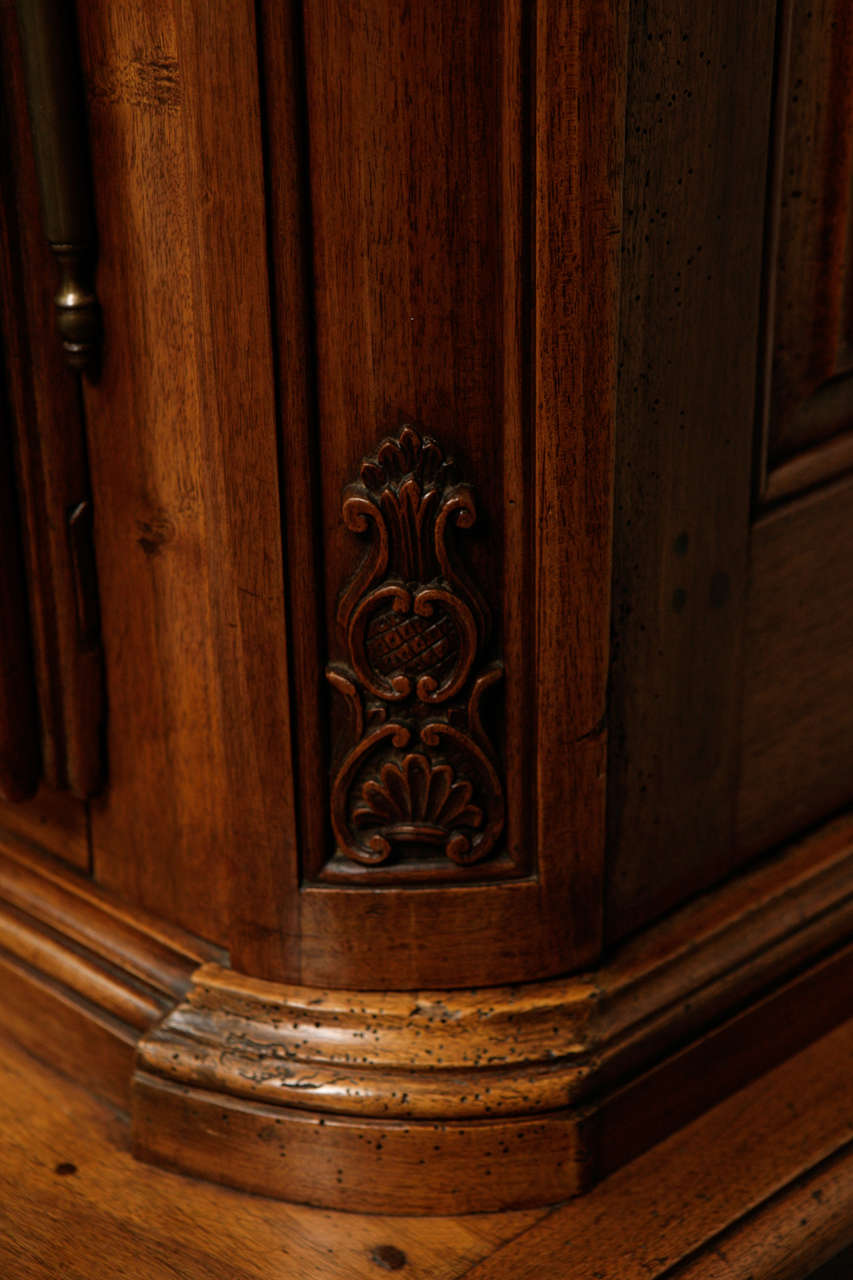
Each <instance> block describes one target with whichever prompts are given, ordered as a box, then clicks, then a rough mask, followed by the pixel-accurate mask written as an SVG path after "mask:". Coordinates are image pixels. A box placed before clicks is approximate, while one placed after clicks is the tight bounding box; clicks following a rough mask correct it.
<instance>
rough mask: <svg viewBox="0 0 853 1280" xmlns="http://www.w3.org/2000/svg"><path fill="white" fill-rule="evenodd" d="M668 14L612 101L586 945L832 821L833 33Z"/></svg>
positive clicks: (819, 12) (841, 480)
mask: <svg viewBox="0 0 853 1280" xmlns="http://www.w3.org/2000/svg"><path fill="white" fill-rule="evenodd" d="M679 7H680V6H677V5H673V4H671V3H667V2H666V0H659V2H657V3H655V4H654V5H652V6H651V7H650V9H649V12H648V20H649V28H648V30H649V41H648V49H647V50H640V51H639V52H640V56H639V57H638V58H637V59H636V61H635V63H634V66H633V69H632V78H631V81H630V85H629V109H628V122H629V128H628V137H629V139H631V138H632V137H634V136H636V137H637V138H638V139H642V141H641V142H640V141H638V143H637V146H636V153H635V154H632V147H631V145H630V143H629V156H628V178H627V182H626V191H627V193H628V194H627V197H626V203H627V205H628V206H629V209H628V212H627V215H626V217H627V221H626V245H627V252H626V257H625V260H624V275H623V317H624V319H623V329H622V376H621V389H620V418H619V427H618V435H617V518H616V553H615V559H616V569H615V587H614V592H615V604H614V637H615V660H614V670H613V679H612V684H611V704H610V714H611V757H610V847H609V856H608V866H609V876H608V908H607V919H608V932H609V933H610V935H611V937H619V936H621V935H623V934H624V933H626V932H629V931H630V930H632V929H634V928H636V927H637V926H639V925H641V924H643V923H645V922H646V921H648V920H650V919H652V918H653V917H654V916H656V915H659V914H660V913H661V912H662V911H664V910H666V909H667V908H668V907H670V906H672V905H673V904H674V903H676V902H678V901H679V900H681V899H683V898H685V897H687V896H689V895H690V894H691V893H692V892H695V891H696V890H697V889H701V888H704V887H706V886H707V885H709V884H712V883H714V882H715V881H717V880H720V879H722V878H724V877H725V876H726V875H728V874H730V873H731V871H732V870H734V869H736V868H737V867H738V866H740V865H742V864H743V863H745V862H746V861H748V860H749V859H752V858H754V857H755V856H757V855H759V854H761V853H762V852H764V851H766V850H768V849H770V848H772V847H774V846H775V845H778V844H779V843H781V842H784V841H786V840H788V839H791V838H793V837H795V836H797V835H798V834H799V833H801V832H803V831H805V830H807V829H808V828H810V827H812V826H814V825H815V824H817V823H819V822H821V821H822V820H823V819H826V818H828V817H829V816H831V815H832V814H833V813H835V812H837V811H838V810H840V809H842V808H843V807H845V806H846V805H848V804H849V803H850V800H851V798H853V560H851V557H850V555H849V548H850V545H851V539H853V501H851V499H852V498H853V483H851V479H850V476H849V474H848V473H849V469H850V467H851V465H853V444H851V441H853V436H851V429H852V428H853V379H851V373H853V356H851V350H853V349H851V335H853V329H852V328H851V322H853V310H851V305H853V266H851V252H853V239H851V234H852V233H851V228H853V217H852V216H851V213H852V212H853V204H851V196H853V188H851V178H852V177H853V88H851V86H853V74H852V72H853V62H851V58H853V20H851V13H850V9H849V6H848V5H845V4H843V3H837V2H836V0H823V2H822V3H818V4H805V3H800V2H799V0H789V2H788V3H786V4H784V5H782V6H781V9H780V13H779V18H778V27H777V26H776V12H775V9H776V6H775V5H770V4H760V5H758V6H757V8H755V9H754V10H753V11H752V14H751V19H750V23H749V24H748V27H746V28H745V27H744V26H743V24H742V22H741V21H740V20H739V17H738V13H737V6H734V5H732V6H729V5H723V6H717V7H715V13H714V18H713V22H712V21H711V18H710V16H709V17H708V19H707V22H706V20H705V19H703V18H702V17H701V15H699V14H698V12H697V13H695V14H693V16H692V17H691V21H690V24H689V28H688V26H687V25H686V24H685V25H684V30H683V31H682V30H681V29H680V28H679V25H678V22H677V21H676V20H675V19H676V16H677V15H676V12H675V10H676V9H678V8H679ZM774 28H775V47H776V63H775V67H774V66H773V65H772V59H771V54H772V51H773V49H774ZM768 138H770V139H771V147H770V151H769V154H768V148H767V139H768ZM756 405H757V412H756ZM756 419H757V425H756Z"/></svg>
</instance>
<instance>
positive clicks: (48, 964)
mask: <svg viewBox="0 0 853 1280" xmlns="http://www.w3.org/2000/svg"><path fill="white" fill-rule="evenodd" d="M213 958H219V959H220V960H221V959H223V958H224V957H223V955H222V953H221V952H219V953H218V952H217V951H216V950H215V949H214V948H211V947H209V946H206V945H205V944H203V943H199V942H198V941H197V940H196V939H193V938H189V937H187V936H186V935H184V934H182V933H181V932H180V931H179V930H176V929H174V928H170V927H169V926H168V925H163V924H162V923H160V922H159V921H156V920H154V919H151V918H146V917H145V916H144V915H143V914H141V913H140V912H138V911H137V910H128V909H127V908H125V907H123V906H122V905H121V904H118V903H116V902H114V901H112V900H111V899H110V898H109V897H108V896H106V895H105V894H103V892H101V891H99V890H97V889H95V888H93V887H92V886H91V885H89V884H87V883H86V882H85V881H84V880H82V879H80V878H77V877H71V876H70V875H69V874H67V873H64V872H60V871H58V870H56V869H55V867H52V866H51V865H50V864H49V863H48V862H46V861H45V860H42V861H41V862H40V863H37V862H35V860H34V855H33V854H31V853H28V852H27V851H26V850H24V851H22V850H21V849H20V848H19V847H18V846H17V845H16V844H15V843H13V842H9V841H3V843H2V845H0V988H2V993H3V1000H2V1022H3V1025H4V1026H5V1027H6V1028H7V1030H10V1031H11V1032H12V1034H13V1035H15V1036H16V1037H17V1038H18V1039H19V1040H20V1041H21V1042H22V1043H23V1044H25V1045H27V1046H28V1047H29V1048H30V1049H31V1050H32V1051H34V1052H36V1053H38V1054H39V1055H40V1056H42V1057H44V1058H45V1059H47V1060H48V1061H49V1062H50V1063H51V1064H52V1065H54V1066H56V1067H58V1068H59V1069H60V1070H62V1071H64V1072H67V1073H69V1074H71V1075H74V1076H75V1077H76V1078H78V1079H81V1080H84V1081H86V1083H87V1084H88V1085H89V1086H90V1087H91V1088H93V1089H95V1090H97V1091H98V1092H100V1093H103V1094H105V1095H106V1096H107V1097H109V1098H111V1099H113V1100H114V1101H115V1102H116V1103H118V1105H123V1106H126V1105H127V1103H128V1096H129V1093H128V1091H129V1084H130V1076H131V1072H132V1069H133V1054H134V1049H135V1045H136V1041H137V1040H138V1039H139V1036H140V1035H141V1034H142V1032H143V1031H145V1030H146V1029H147V1028H148V1027H149V1026H150V1025H151V1024H152V1023H154V1022H157V1021H159V1020H160V1019H161V1018H162V1017H163V1016H164V1015H165V1014H166V1013H167V1011H168V1010H169V1008H170V1007H171V1006H172V1005H173V1004H174V1002H175V1001H176V1000H177V999H179V998H180V996H181V995H182V994H183V992H184V991H185V990H186V987H187V984H188V981H189V976H190V974H191V973H192V972H193V970H194V969H195V968H196V966H197V965H198V963H199V962H200V961H204V960H211V959H213Z"/></svg>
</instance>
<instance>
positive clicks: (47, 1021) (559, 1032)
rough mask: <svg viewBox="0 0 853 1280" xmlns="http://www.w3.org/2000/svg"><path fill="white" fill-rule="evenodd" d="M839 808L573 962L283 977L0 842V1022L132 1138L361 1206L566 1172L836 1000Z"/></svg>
mask: <svg viewBox="0 0 853 1280" xmlns="http://www.w3.org/2000/svg"><path fill="white" fill-rule="evenodd" d="M851 938H853V819H844V820H839V821H837V822H835V823H833V824H831V825H830V826H828V827H826V828H825V829H824V830H823V831H821V832H820V833H818V834H816V835H814V836H812V837H811V838H809V839H808V840H805V841H803V842H801V843H800V844H798V845H795V846H793V847H791V848H790V849H789V850H787V851H786V852H784V853H783V854H781V855H779V856H777V857H775V858H772V859H770V860H768V861H767V862H766V863H764V864H763V865H762V866H760V867H759V868H757V869H755V870H754V871H752V872H751V873H750V874H748V875H746V876H743V877H739V878H738V879H737V880H734V881H732V882H731V883H730V884H728V885H727V886H725V887H723V888H722V889H719V890H716V891H714V892H713V893H709V894H707V895H706V896H704V897H702V898H700V899H697V900H695V901H694V902H693V903H692V904H690V905H689V906H687V907H685V908H683V909H682V910H681V911H679V912H677V913H676V914H674V915H673V916H671V917H669V918H668V919H667V920H666V921H664V922H662V923H661V924H659V925H657V926H655V927H654V928H653V929H650V930H649V931H647V932H646V933H645V934H643V935H642V936H639V937H637V938H636V939H634V940H632V941H631V942H629V943H627V944H625V945H623V946H622V947H621V948H619V950H618V951H617V952H616V953H614V955H613V956H612V958H611V959H610V961H609V963H608V964H606V965H605V966H603V967H602V968H600V969H599V970H597V971H595V972H591V973H588V974H585V975H579V976H570V977H565V978H561V979H552V980H549V981H547V982H541V983H531V984H520V985H517V986H514V987H494V988H480V989H472V990H468V991H449V990H445V991H420V992H369V991H367V992H353V991H331V990H326V991H323V990H318V989H316V988H308V987H297V986H284V985H281V984H275V983H270V982H266V981H263V980H260V979H255V978H250V977H247V976H245V975H242V974H239V973H235V972H234V971H232V970H230V969H229V968H227V967H226V966H227V956H226V955H225V954H224V953H223V952H222V951H220V950H218V949H217V948H215V947H212V946H210V945H209V944H207V943H203V942H199V941H198V940H196V939H193V938H190V937H188V936H187V935H185V934H184V933H182V932H181V931H180V930H177V929H174V928H172V927H170V926H168V925H164V924H162V923H159V922H157V921H154V920H152V919H150V918H148V917H145V916H143V915H142V914H141V913H139V912H138V911H136V910H135V909H131V908H128V907H123V906H121V905H120V904H118V903H116V902H115V901H113V900H111V899H110V898H109V897H108V896H107V895H106V894H104V893H103V892H101V891H99V890H97V889H95V888H93V887H92V886H91V885H90V884H89V883H87V882H86V881H84V880H83V879H82V878H80V877H78V876H76V875H75V874H74V873H72V872H69V871H64V870H60V869H59V868H58V866H56V865H55V864H53V863H51V862H48V860H46V859H44V858H42V859H41V860H37V855H36V854H34V853H33V852H30V851H27V850H26V849H25V848H24V846H23V845H13V844H11V843H9V842H8V841H6V840H4V841H3V842H2V843H0V981H2V989H3V1002H2V1006H0V1022H2V1024H3V1025H4V1026H5V1027H6V1028H7V1029H8V1030H10V1031H11V1033H12V1034H13V1035H14V1036H15V1037H16V1038H17V1039H18V1040H20V1041H21V1042H22V1043H23V1044H24V1045H25V1046H26V1047H27V1048H29V1049H30V1050H32V1051H33V1052H35V1053H37V1054H38V1055H39V1056H40V1057H42V1058H44V1059H46V1060H47V1061H48V1062H50V1063H51V1064H52V1065H54V1066H56V1067H58V1068H59V1069H60V1070H61V1071H63V1072H65V1073H66V1074H71V1075H73V1076H76V1077H77V1078H80V1079H82V1080H83V1081H84V1082H85V1083H86V1084H87V1085H88V1086H89V1087H92V1088H94V1089H95V1090H96V1091H98V1092H101V1093H103V1094H105V1095H106V1096H107V1097H109V1098H110V1099H111V1100H112V1101H114V1102H116V1103H117V1104H118V1105H120V1106H127V1105H128V1103H130V1106H131V1109H132V1112H133V1135H134V1136H133V1141H134V1149H135V1151H136V1153H137V1155H139V1156H140V1157H142V1158H144V1159H147V1160H151V1161H155V1162H158V1163H161V1164H168V1165H171V1166H173V1167H176V1168H178V1169H180V1170H182V1171H184V1172H189V1173H194V1174H197V1175H200V1176H204V1177H207V1178H210V1179H213V1180H218V1181H222V1182H226V1183H230V1184H232V1185H235V1186H238V1187H241V1188H243V1189H246V1190H250V1191H256V1192H259V1193H262V1194H266V1195H273V1196H278V1197H281V1198H286V1199H291V1200H300V1201H305V1202H308V1203H313V1204H320V1205H323V1206H328V1207H333V1208H334V1207H339V1208H347V1209H351V1210H352V1209H360V1210H363V1211H367V1212H383V1213H409V1212H414V1213H428V1214H436V1213H445V1212H453V1213H459V1212H467V1211H486V1210H497V1209H505V1208H509V1207H518V1206H524V1205H532V1204H545V1203H549V1202H553V1201H555V1200H559V1199H565V1198H567V1197H570V1196H572V1195H574V1194H576V1193H577V1192H579V1191H582V1190H585V1189H587V1188H588V1187H589V1186H590V1185H591V1184H592V1183H594V1182H595V1181H596V1180H597V1179H599V1178H600V1177H602V1176H604V1175H609V1174H611V1173H612V1172H614V1171H615V1170H617V1169H618V1168H620V1167H621V1166H622V1165H624V1164H625V1163H626V1162H628V1161H630V1160H633V1159H634V1158H635V1157H636V1156H638V1155H640V1154H641V1153H642V1152H643V1151H645V1150H647V1149H648V1148H649V1147H651V1146H653V1145H654V1144H655V1143H657V1142H659V1141H660V1140H661V1139H663V1138H664V1137H666V1136H667V1135H668V1134H670V1133H672V1132H673V1131H675V1130H676V1129H678V1128H680V1127H682V1126H683V1125H685V1124H687V1123H688V1122H689V1121H691V1120H692V1119H694V1118H695V1117H696V1116H697V1115H699V1114H700V1113H702V1112H703V1111H705V1110H707V1109H708V1108H709V1107H711V1106H713V1105H714V1104H716V1103H717V1102H719V1101H720V1100H722V1099H723V1098H725V1097H726V1096H727V1095H728V1094H730V1093H733V1092H734V1091H736V1090H737V1089H739V1088H740V1087H742V1086H743V1085H744V1084H746V1083H748V1082H749V1081H750V1080H752V1079H754V1078H756V1077H757V1076H759V1075H761V1074H762V1073H763V1072H765V1071H767V1070H768V1069H770V1068H771V1067H773V1066H775V1065H776V1064H777V1063H779V1062H781V1061H782V1060H783V1059H785V1058H787V1057H789V1056H791V1055H792V1054H795V1053H797V1052H798V1051H799V1050H801V1049H802V1048H803V1047H804V1046H805V1045H807V1044H808V1043H810V1042H811V1041H813V1040H815V1039H817V1038H818V1037H820V1036H821V1035H823V1034H824V1033H825V1032H827V1031H828V1030H830V1029H831V1028H832V1027H834V1026H836V1025H837V1024H838V1023H839V1022H841V1021H843V1020H844V1019H845V1018H847V1017H849V1015H850V1013H851V1010H853V942H851Z"/></svg>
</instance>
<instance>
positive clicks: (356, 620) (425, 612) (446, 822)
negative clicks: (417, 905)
mask: <svg viewBox="0 0 853 1280" xmlns="http://www.w3.org/2000/svg"><path fill="white" fill-rule="evenodd" d="M342 514H343V519H344V522H345V523H346V525H347V527H348V528H349V529H351V530H352V531H353V532H354V533H357V534H359V535H361V536H366V537H369V538H370V545H369V547H368V549H367V552H366V554H365V556H364V558H363V560H362V562H361V564H360V565H359V566H358V568H357V569H356V571H355V574H354V576H353V578H352V580H351V582H350V583H349V584H348V585H347V586H346V587H345V588H344V590H343V591H342V593H341V597H340V600H339V604H338V611H337V621H338V625H339V628H340V631H341V635H342V637H343V639H344V642H345V645H346V652H347V658H348V663H347V664H346V665H344V664H340V663H336V664H330V665H329V667H328V668H327V672H326V674H327V678H328V680H329V682H330V684H331V685H332V687H333V688H335V689H336V690H337V691H338V693H340V694H341V695H342V696H343V698H344V699H345V700H346V702H347V703H348V705H349V707H350V710H351V718H350V722H349V734H350V738H349V743H348V745H347V747H346V749H345V750H344V751H343V754H342V758H341V759H340V761H339V762H338V764H337V767H336V769H335V771H334V776H333V779H332V789H331V820H332V829H333V832H334V835H335V840H336V845H337V855H338V856H339V857H343V858H344V859H348V860H351V861H354V862H357V863H361V864H362V865H364V866H371V865H377V864H380V863H386V862H389V861H392V860H394V861H398V862H402V863H411V862H412V861H415V862H417V861H419V860H420V861H423V860H424V859H429V858H434V857H435V855H436V852H438V853H439V854H443V855H444V857H446V858H447V859H448V861H449V863H451V864H456V865H457V866H467V865H470V864H473V863H476V862H480V861H483V860H484V859H486V858H487V857H488V856H489V855H490V854H492V853H493V852H494V850H495V846H496V844H497V841H498V839H499V837H500V835H501V833H502V831H503V826H504V795H503V786H502V782H501V779H500V772H499V766H498V761H497V753H496V752H495V749H494V747H493V745H492V743H491V742H490V740H489V738H488V736H487V734H486V732H485V731H484V728H483V723H482V720H481V716H480V706H481V701H482V698H483V695H484V694H485V692H486V691H487V690H488V689H489V688H491V687H492V686H494V685H495V684H496V683H497V682H498V681H499V680H500V679H502V676H503V667H502V665H501V664H500V663H499V662H492V663H490V664H488V665H483V662H484V659H483V650H484V647H485V644H486V642H487V639H488V636H489V631H490V614H489V609H488V606H487V605H486V602H485V600H484V599H483V597H482V595H481V593H480V592H479V590H478V589H477V587H476V586H475V585H474V584H473V582H472V581H471V579H470V578H469V577H468V575H467V574H466V573H465V570H464V568H463V566H462V564H461V562H460V559H459V556H458V552H457V549H456V546H455V542H454V539H455V534H456V532H457V531H459V530H467V529H470V528H471V527H472V526H473V525H474V523H475V520H476V506H475V502H474V494H473V491H472V489H471V487H470V486H469V485H467V484H464V483H462V482H461V481H459V479H458V478H457V476H456V470H455V466H454V464H453V461H452V459H449V458H447V457H445V454H444V451H443V450H442V448H441V446H440V445H439V444H438V443H437V441H436V440H434V439H433V438H431V437H430V436H427V435H424V436H421V434H420V432H419V431H418V430H417V429H416V428H415V427H413V426H411V425H407V426H404V427H402V428H401V430H400V432H399V434H398V435H397V436H395V437H389V438H387V439H385V440H383V441H382V443H381V444H380V445H379V448H378V449H377V451H376V454H375V455H373V456H370V457H367V458H365V459H364V460H363V461H362V463H361V467H360V470H359V478H358V480H357V481H356V482H355V483H353V484H351V485H349V486H348V487H347V489H346V490H345V492H344V498H343V511H342Z"/></svg>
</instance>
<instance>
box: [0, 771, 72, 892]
mask: <svg viewBox="0 0 853 1280" xmlns="http://www.w3.org/2000/svg"><path fill="white" fill-rule="evenodd" d="M0 831H2V832H5V833H6V834H7V835H8V836H10V837H11V838H12V839H13V840H14V841H15V842H16V843H17V844H18V846H19V847H20V848H22V849H26V848H28V847H32V848H33V849H34V850H36V851H40V852H47V853H50V854H51V855H52V856H53V857H55V858H61V859H62V860H63V862H68V863H71V865H72V866H74V867H77V868H78V869H79V870H80V871H88V870H89V815H88V813H87V811H86V806H85V804H82V803H81V802H80V800H78V799H77V797H76V796H73V795H71V794H70V793H69V792H67V791H55V790H54V789H53V788H52V787H49V786H48V785H47V784H46V783H45V784H42V786H41V787H40V788H39V790H38V791H37V792H36V794H35V795H34V796H33V798H32V799H31V800H24V801H17V802H15V803H13V804H9V803H0Z"/></svg>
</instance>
